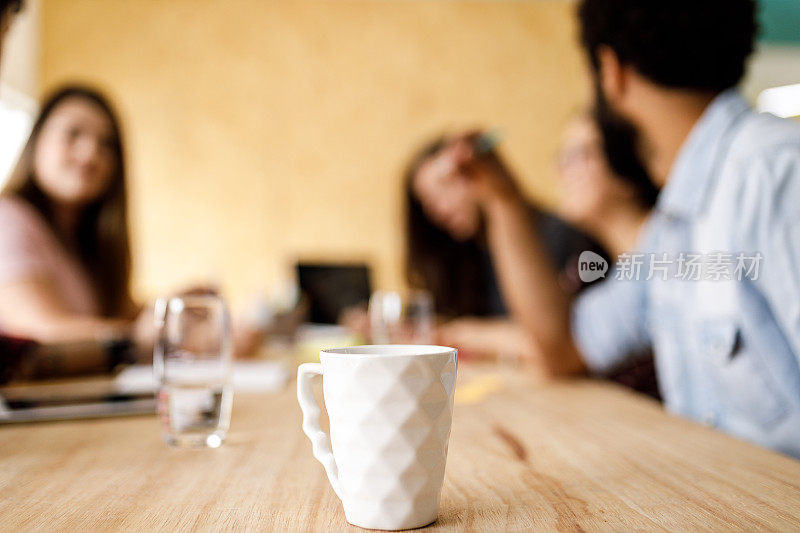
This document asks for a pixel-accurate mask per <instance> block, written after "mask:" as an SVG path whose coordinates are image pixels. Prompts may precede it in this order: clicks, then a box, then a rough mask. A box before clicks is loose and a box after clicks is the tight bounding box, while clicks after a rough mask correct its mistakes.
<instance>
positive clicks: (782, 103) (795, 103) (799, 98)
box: [756, 83, 800, 118]
mask: <svg viewBox="0 0 800 533" xmlns="http://www.w3.org/2000/svg"><path fill="white" fill-rule="evenodd" d="M756 105H757V107H758V110H759V111H761V112H762V113H772V114H773V115H775V116H778V117H783V118H789V117H797V116H800V83H795V84H793V85H784V86H783V87H772V88H770V89H765V90H763V91H761V93H760V94H759V95H758V100H757V101H756Z"/></svg>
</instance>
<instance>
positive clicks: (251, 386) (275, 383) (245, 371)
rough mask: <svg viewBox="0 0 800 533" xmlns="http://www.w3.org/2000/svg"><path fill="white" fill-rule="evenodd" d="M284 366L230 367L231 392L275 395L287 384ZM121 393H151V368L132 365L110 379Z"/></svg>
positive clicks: (240, 363) (252, 363)
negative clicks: (231, 374) (231, 370)
mask: <svg viewBox="0 0 800 533" xmlns="http://www.w3.org/2000/svg"><path fill="white" fill-rule="evenodd" d="M289 377H290V372H289V368H288V367H287V365H285V364H284V363H280V362H276V361H237V362H235V363H234V364H233V376H232V381H233V389H234V391H236V392H277V391H279V390H281V389H283V387H284V386H285V385H286V383H287V382H288V381H289ZM114 384H115V386H116V387H117V388H118V390H119V391H120V392H123V393H144V392H151V391H155V389H156V378H155V376H154V375H153V367H152V366H151V365H134V366H131V367H128V368H126V369H125V370H123V371H122V372H120V373H119V375H118V376H117V377H116V378H114Z"/></svg>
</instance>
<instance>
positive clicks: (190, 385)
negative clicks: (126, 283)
mask: <svg viewBox="0 0 800 533" xmlns="http://www.w3.org/2000/svg"><path fill="white" fill-rule="evenodd" d="M155 322H156V330H157V332H156V342H155V348H154V353H153V366H154V370H155V375H156V379H157V381H158V387H159V390H158V416H159V419H160V421H161V426H162V435H163V437H164V440H165V441H166V442H167V443H169V444H172V445H175V446H186V447H210V448H216V447H218V446H220V445H221V444H222V443H223V441H224V440H225V437H226V434H227V431H228V426H229V425H230V418H231V406H232V404H233V390H232V386H231V334H230V315H229V312H228V307H227V305H226V304H225V301H224V300H223V299H222V298H220V297H219V296H216V295H200V296H183V297H172V298H160V299H158V300H157V301H156V305H155Z"/></svg>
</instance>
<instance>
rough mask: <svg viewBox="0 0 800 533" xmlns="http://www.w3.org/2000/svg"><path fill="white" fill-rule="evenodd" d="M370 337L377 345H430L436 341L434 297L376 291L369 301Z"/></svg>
mask: <svg viewBox="0 0 800 533" xmlns="http://www.w3.org/2000/svg"><path fill="white" fill-rule="evenodd" d="M368 313H369V324H370V336H371V338H372V342H373V343H374V344H430V343H431V342H433V326H434V309H433V296H432V295H431V293H429V292H428V291H423V290H414V291H410V292H408V293H407V294H406V295H405V297H404V296H402V295H401V294H400V293H399V292H394V291H376V292H375V293H373V294H372V296H371V297H370V299H369V310H368Z"/></svg>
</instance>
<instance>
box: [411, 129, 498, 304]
mask: <svg viewBox="0 0 800 533" xmlns="http://www.w3.org/2000/svg"><path fill="white" fill-rule="evenodd" d="M444 144H445V140H444V138H443V137H442V138H439V139H436V140H434V141H432V142H430V143H428V144H427V145H425V146H424V147H422V148H421V149H420V150H419V151H418V152H417V153H416V154H415V155H414V156H413V157H412V158H411V161H410V163H409V164H408V166H407V167H406V171H405V176H404V188H405V211H406V220H405V223H406V228H405V230H406V257H405V263H406V264H405V271H406V277H407V279H408V283H409V284H410V285H411V286H412V287H414V288H418V289H425V290H428V291H430V292H431V294H432V295H433V299H434V302H435V305H436V312H437V313H440V314H443V315H448V316H460V315H475V316H485V315H488V314H491V313H492V309H491V307H492V306H491V303H490V302H489V301H488V300H489V298H488V296H487V293H486V290H485V285H486V281H487V280H488V279H491V277H492V275H493V274H492V271H491V270H490V269H491V266H490V264H489V263H488V260H487V251H486V246H485V242H484V241H485V239H484V237H483V235H484V233H483V231H482V230H479V231H478V234H477V235H476V236H475V237H473V238H471V239H468V240H466V241H457V240H456V239H454V238H453V237H452V236H450V234H449V233H447V231H445V230H444V229H442V228H440V227H439V226H437V225H436V224H435V223H434V222H433V221H431V220H430V219H429V218H428V216H427V215H426V214H425V211H424V209H423V207H422V204H421V203H420V201H419V199H418V198H417V196H416V194H415V193H414V187H413V181H414V177H415V176H416V174H417V171H418V170H419V168H420V167H421V166H422V164H423V163H424V162H425V161H426V160H427V159H428V158H429V157H431V156H432V155H434V154H435V153H436V152H438V151H439V150H441V149H442V147H443V146H444Z"/></svg>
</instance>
